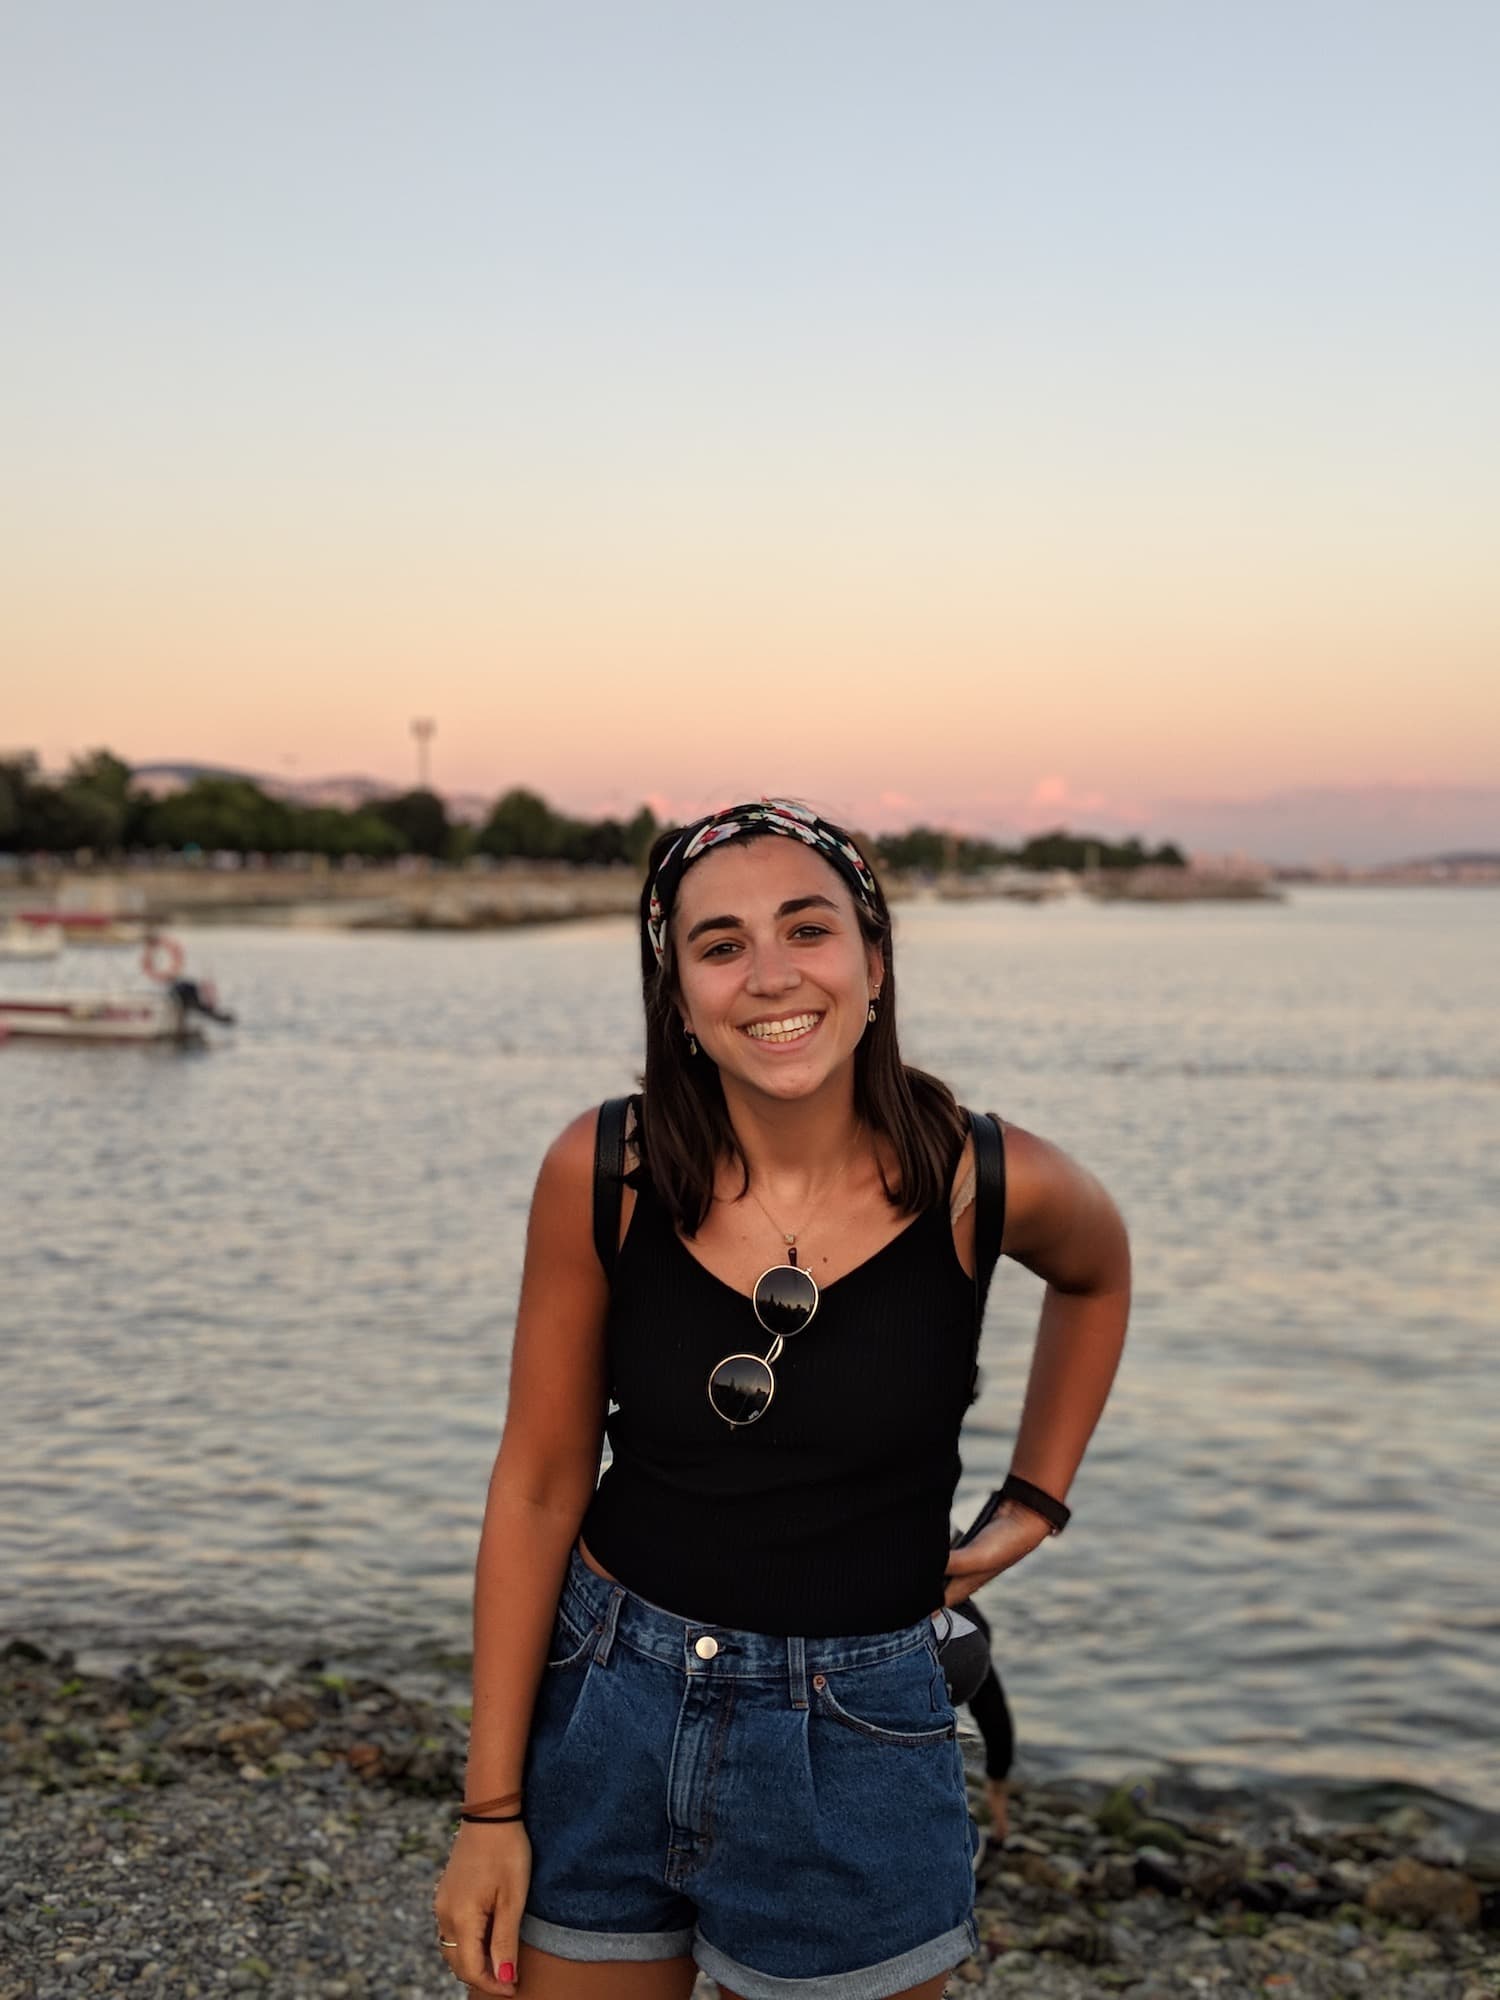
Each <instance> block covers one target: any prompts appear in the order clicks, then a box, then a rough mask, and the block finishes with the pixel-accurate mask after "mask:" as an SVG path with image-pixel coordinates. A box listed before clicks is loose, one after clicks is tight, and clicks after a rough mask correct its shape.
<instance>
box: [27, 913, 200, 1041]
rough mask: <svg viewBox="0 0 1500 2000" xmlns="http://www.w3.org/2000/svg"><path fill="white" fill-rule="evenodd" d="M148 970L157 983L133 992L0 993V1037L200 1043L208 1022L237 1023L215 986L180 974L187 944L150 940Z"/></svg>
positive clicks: (145, 967) (145, 958) (157, 938)
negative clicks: (221, 1005)
mask: <svg viewBox="0 0 1500 2000" xmlns="http://www.w3.org/2000/svg"><path fill="white" fill-rule="evenodd" d="M143 970H144V971H145V973H146V975H147V977H148V978H150V979H152V980H153V981H154V982H155V984H154V986H148V987H145V988H143V989H141V990H139V991H137V992H134V993H126V992H118V993H88V992H77V993H66V992H63V993H59V992H53V993H45V992H41V991H37V992H34V993H12V994H11V995H10V996H9V997H5V996H0V1042H4V1041H8V1040H9V1039H10V1038H11V1037H12V1036H27V1037H34V1038H36V1039H39V1040H44V1041H54V1042H201V1041H203V1040H204V1039H205V1037H204V1026H203V1024H204V1022H205V1021H218V1022H222V1023H223V1024H225V1025H226V1026H228V1025H231V1024H232V1023H233V1021H234V1016H233V1014H228V1013H225V1012H224V1010H223V1009H222V1008H221V1007H220V1006H219V1001H218V995H217V994H216V993H215V991H214V989H213V987H212V986H211V985H209V984H208V983H207V982H200V981H199V980H196V979H184V978H182V977H181V973H182V948H181V946H180V945H178V944H177V943H175V941H174V940H173V939H171V938H166V937H161V936H154V937H152V938H150V939H149V940H148V942H147V945H146V950H145V953H144V955H143Z"/></svg>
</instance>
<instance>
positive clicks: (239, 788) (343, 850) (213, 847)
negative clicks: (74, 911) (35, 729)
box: [0, 750, 657, 866]
mask: <svg viewBox="0 0 1500 2000" xmlns="http://www.w3.org/2000/svg"><path fill="white" fill-rule="evenodd" d="M656 833H657V824H656V817H655V815H654V814H653V813H652V811H651V809H650V807H649V806H642V807H641V808H640V810H639V811H638V812H637V813H636V814H635V815H634V817H633V818H631V819H629V820H618V819H599V820H582V819H574V818H571V817H570V816H569V815H568V814H566V813H559V812H554V811H553V809H552V807H551V806H549V805H548V804H547V801H546V800H545V799H543V798H541V797H539V796H538V795H537V793H535V792H529V791H525V790H522V789H519V788H518V789H515V790H512V791H508V792H505V793H503V794H502V795H501V797H500V798H498V799H497V800H496V801H495V804H494V806H493V808H492V809H491V811H490V814H489V817H488V818H487V819H486V820H485V822H484V824H483V825H482V826H471V825H469V824H467V823H466V822H463V821H457V820H453V819H450V818H449V815H448V808H447V806H446V804H445V803H444V802H443V800H442V799H441V798H439V796H438V794H437V793H436V792H432V791H425V790H418V791H411V792H400V793H396V794H394V795H393V796H392V797H390V798H384V799H374V800H372V801H371V802H370V803H369V804H368V805H365V806H360V807H358V808H356V809H355V810H353V811H349V812H345V811H342V810H341V809H340V808H339V807H337V806H310V805H299V804H297V803H296V802H295V801H294V800H290V799H283V798H277V797H276V796H275V795H274V794H273V793H270V792H267V791H265V790H263V789H262V788H261V786H259V785H257V784H255V783H254V782H253V780H251V779H249V778H236V777H212V776H204V777H201V778H195V779H194V780H193V782H192V783H191V784H190V785H185V786H183V788H182V789H181V790H180V791H176V792H171V793H169V794H168V795H167V796H166V797H165V798H155V797H153V796H152V794H151V793H150V792H148V791H145V790H144V789H142V788H141V787H139V786H137V785H135V784H134V783H133V782H132V780H131V771H130V766H129V765H128V764H126V763H124V762H123V761H122V760H121V759H120V758H118V757H116V756H114V755H112V754H111V753H110V752H109V751H108V750H96V751H92V752H90V753H89V755H88V756H86V757H79V758H77V759H75V761H74V762H73V763H72V764H71V765H70V766H69V768H68V770H67V772H66V773H65V774H64V776H63V777H62V778H61V779H60V780H58V781H57V782H56V783H52V782H49V781H48V780H47V779H46V778H44V777H43V776H42V774H41V771H40V768H39V766H38V763H37V760H36V758H35V756H34V755H32V754H30V753H26V754H24V755H21V756H12V757H8V758H0V853H10V854H57V855H64V854H66V855H74V854H79V853H84V852H86V853H89V854H92V855H95V856H101V857H102V856H109V855H116V854H133V853H142V852H152V851H156V852H160V851H163V850H165V851H169V852H172V853H179V854H180V853H189V854H190V853H193V852H201V853H205V854H220V853H229V854H264V855H272V856H282V855H298V854H301V855H326V856H328V857H329V858H330V859H334V860H342V859H344V858H346V857H348V856H351V855H357V856H359V857H361V858H362V859H365V860H369V861H394V860H397V859H399V858H400V857H401V856H402V855H404V854H421V855H426V856H428V857H429V858H430V859H432V860H435V861H466V860H468V858H469V857H470V856H471V855H474V854H488V855H491V856H492V857H494V859H496V860H511V859H516V860H529V861H571V862H592V863H595V864H607V863H609V862H615V861H620V862H628V863H631V864H633V865H635V866H640V865H641V864H642V863H643V862H644V861H645V858H646V854H647V852H648V850H649V849H650V846H651V843H652V841H653V840H654V839H655V838H656Z"/></svg>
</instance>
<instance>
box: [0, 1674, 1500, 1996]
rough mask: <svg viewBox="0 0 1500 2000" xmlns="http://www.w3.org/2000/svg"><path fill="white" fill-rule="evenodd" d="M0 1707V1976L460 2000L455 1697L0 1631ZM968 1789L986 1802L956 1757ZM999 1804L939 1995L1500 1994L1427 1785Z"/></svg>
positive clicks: (18, 1981) (87, 1986)
mask: <svg viewBox="0 0 1500 2000" xmlns="http://www.w3.org/2000/svg"><path fill="white" fill-rule="evenodd" d="M0 1716H3V1717H4V1718H5V1719H6V1726H5V1729H4V1731H3V1733H0V1760H3V1761H0V1941H3V1943H0V2000H88V1996H92V1995H94V1994H105V1993H110V1994H114V1993H119V1992H121V1991H134V1992H138V1993H140V1994H141V1995H142V1996H143V2000H147V1996H151V2000H154V1996H156V1995H158V1994H159V1995H161V1996H162V2000H210V1996H212V1995H214V1994H216V1993H224V1992H229V1993H236V1994H252V1995H260V1996H264V2000H447V1996H449V1995H452V1996H454V2000H462V1996H463V1989H462V1988H461V1987H459V1986H458V1984H457V1982H456V1981H455V1980H454V1979H453V1977H452V1975H451V1974H450V1973H449V1972H447V1971H446V1970H445V1967H444V1963H443V1961H442V1960H441V1958H440V1956H439V1954H438V1953H437V1950H436V1946H435V1943H434V1933H435V1925H434V1920H433V1913H432V1898H433V1890H434V1887H435V1885H436V1881H437V1877H438V1875H439V1874H440V1873H441V1871H442V1867H443V1864H444V1862H445V1860H446V1858H447V1854H448V1849H449V1845H450V1843H451V1840H452V1837H453V1818H452V1801H453V1800H454V1799H456V1798H457V1797H458V1796H460V1792H461V1786H462V1780H463V1763H464V1755H465V1750H466V1725H465V1723H464V1721H463V1719H462V1716H461V1714H460V1713H459V1712H458V1711H456V1710H455V1711H449V1710H447V1709H445V1708H444V1707H443V1706H441V1705H440V1704H435V1703H424V1702H418V1701H414V1700H412V1699H409V1698H407V1697H404V1696H401V1695H399V1694H397V1693H395V1692H394V1691H392V1690H391V1689H389V1688H385V1687H382V1686H380V1685H379V1684H377V1683H374V1682H370V1681H358V1682H351V1683H350V1684H348V1685H347V1686H346V1685H344V1684H342V1683H338V1682H336V1678H335V1677H333V1676H327V1675H325V1673H324V1670H323V1667H322V1664H321V1663H320V1662H317V1661H312V1662H303V1663H302V1664H301V1665H300V1666H299V1665H285V1666H283V1667H281V1668H278V1669H277V1670H276V1672H275V1674H274V1677H271V1676H268V1677H266V1678H258V1677H256V1676H254V1675H251V1674H249V1673H236V1672H231V1671H228V1670H226V1669H225V1665H224V1663H223V1662H222V1661H219V1662H212V1663H205V1660H204V1659H203V1657H202V1656H201V1655H199V1654H196V1653H195V1651H194V1649H192V1648H186V1647H181V1646H173V1647H164V1648H160V1649H158V1650H156V1651H154V1652H153V1653H151V1654H150V1655H149V1656H146V1657H143V1658H142V1659H141V1660H140V1661H139V1662H137V1663H135V1664H134V1665H133V1666H132V1667H131V1668H129V1669H127V1670H126V1672H125V1673H124V1674H123V1675H117V1676H115V1677H114V1678H113V1679H110V1678H104V1677H91V1676H89V1675H84V1674H78V1673H77V1672H76V1670H75V1669H74V1667H73V1662H72V1660H71V1657H70V1656H69V1655H67V1654H65V1653H61V1652H53V1651H50V1650H49V1649H48V1648H47V1647H45V1646H42V1645H40V1644H39V1643H34V1642H29V1641H26V1640H11V1641H10V1642H9V1643H8V1644H7V1645H5V1646H4V1647H0ZM251 1750H253V1752H254V1756H253V1758H251V1757H247V1752H249V1751H251ZM971 1796H972V1803H973V1804H974V1807H975V1810H976V1813H977V1814H978V1815H979V1816H981V1817H982V1814H983V1804H982V1801H983V1783H982V1778H981V1775H980V1773H979V1772H978V1770H977V1768H976V1769H975V1771H974V1772H973V1773H972V1795H971ZM1011 1815H1012V1820H1011V1824H1012V1834H1011V1837H1010V1838H1009V1839H1008V1840H1007V1841H1006V1842H1005V1843H1004V1847H1003V1848H997V1849H992V1850H991V1852H990V1853H989V1854H988V1855H987V1856H986V1857H985V1859H984V1861H983V1862H982V1863H981V1867H980V1873H979V1877H978V1887H977V1899H976V1921H977V1925H978V1929H979V1935H980V1939H981V1945H980V1949H979V1951H978V1952H977V1953H976V1954H975V1956H974V1957H973V1958H971V1959H969V1960H968V1961H966V1963H965V1964H963V1965H962V1966H959V1967H957V1968H955V1972H954V1977H953V1979H952V1980H951V1981H950V1989H951V1991H952V1993H953V1994H954V1995H955V1996H956V1995H958V1994H963V1995H965V1996H967V1995H970V1994H972V1995H974V1996H975V2000H1023V1996H1024V2000H1109V1997H1110V1996H1111V1995H1114V1994H1117V1993H1119V1994H1126V1995H1128V1996H1129V2000H1187V1996H1188V1995H1198V1994H1207V1995H1210V1996H1216V1997H1217V2000H1241V1996H1244V1995H1252V1994H1258V1995H1280V1994H1283V1993H1284V1994H1287V1995H1288V1996H1289V2000H1351V1996H1353V1995H1355V1994H1358V1995H1359V2000H1493V1996H1494V1995H1496V1994H1497V1993H1500V1937H1497V1935H1496V1932H1495V1930H1494V1929H1493V1928H1485V1927H1484V1926H1486V1925H1489V1924H1491V1923H1492V1922H1493V1915H1492V1912H1493V1898H1492V1897H1491V1896H1490V1895H1489V1894H1488V1893H1482V1891H1481V1885H1482V1888H1483V1891H1485V1892H1487V1891H1488V1890H1489V1888H1490V1885H1492V1884H1493V1883H1494V1882H1495V1881H1496V1879H1497V1877H1500V1855H1497V1853H1496V1850H1495V1847H1494V1845H1493V1842H1492V1843H1491V1845H1489V1846H1488V1847H1483V1848H1480V1847H1476V1848H1475V1849H1474V1850H1473V1852H1472V1855H1471V1856H1468V1857H1466V1856H1465V1853H1464V1851H1463V1849H1462V1847H1461V1845H1460V1843H1459V1842H1458V1841H1457V1840H1456V1838H1455V1837H1454V1836H1453V1834H1452V1833H1451V1832H1450V1831H1448V1830H1446V1829H1444V1828H1442V1827H1440V1826H1438V1825H1437V1823H1436V1821H1435V1819H1434V1817H1433V1815H1432V1814H1431V1813H1429V1812H1428V1811H1427V1810H1426V1809H1425V1808H1422V1807H1416V1806H1407V1807H1399V1808H1397V1809H1396V1810H1395V1811H1393V1812H1391V1813H1389V1814H1388V1815H1387V1816H1386V1817H1385V1818H1384V1819H1383V1820H1382V1821H1381V1822H1380V1824H1379V1825H1378V1826H1373V1827H1364V1826H1361V1827H1350V1826H1333V1825H1330V1826H1318V1825H1315V1824H1313V1823H1311V1822H1310V1821H1309V1820H1308V1818H1307V1816H1306V1814H1305V1812H1304V1811H1303V1810H1302V1809H1300V1808H1299V1807H1298V1806H1296V1805H1295V1804H1294V1803H1293V1802H1291V1801H1288V1800H1280V1799H1277V1798H1276V1797H1275V1796H1274V1795H1272V1794H1270V1793H1267V1794H1264V1795H1261V1796H1257V1797H1256V1798H1255V1799H1254V1800H1253V1801H1251V1800H1247V1799H1237V1800H1236V1802H1235V1803H1234V1804H1233V1805H1229V1804H1226V1803H1225V1802H1223V1801H1222V1800H1215V1799H1213V1798H1210V1797H1206V1796H1205V1797H1203V1798H1202V1799H1200V1800H1198V1801H1197V1802H1196V1803H1195V1804H1193V1805H1188V1804H1185V1803H1184V1801H1183V1799H1182V1798H1180V1797H1171V1796H1158V1794H1157V1788H1156V1786H1155V1785H1154V1784H1153V1782H1152V1781H1151V1780H1141V1781H1139V1782H1137V1783H1135V1784H1130V1785H1125V1786H1117V1787H1114V1788H1112V1789H1110V1790H1109V1791H1107V1792H1106V1791H1105V1790H1104V1789H1103V1788H1101V1787H1099V1786H1094V1785H1088V1784H1085V1783H1083V1782H1081V1781H1080V1782H1077V1783H1063V1782H1060V1781H1059V1782H1054V1783H1051V1784H1041V1783H1033V1784H1026V1783H1017V1784H1015V1785H1013V1787H1012V1791H1011ZM1470 1870H1471V1871H1472V1872H1466V1871H1470ZM330 1912H336V1913H337V1917H336V1920H334V1921H331V1920H330ZM1396 1914H1399V1916H1400V1918H1401V1921H1399V1922H1397V1921H1393V1920H1392V1919H1393V1916H1394V1915H1396ZM1417 1923H1424V1924H1426V1925H1427V1928H1425V1929H1416V1928H1411V1927H1410V1926H1411V1925H1413V1924H1417ZM101 1941H104V1943H103V1946H102V1947H101ZM715 1991H716V1989H715V1988H714V1987H713V1985H712V1983H711V1982H710V1981H708V1980H707V1979H702V1978H700V1980H699V1981H698V1983H697V1985H696V1987H695V1988H694V2000H713V1996H714V1995H715Z"/></svg>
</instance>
